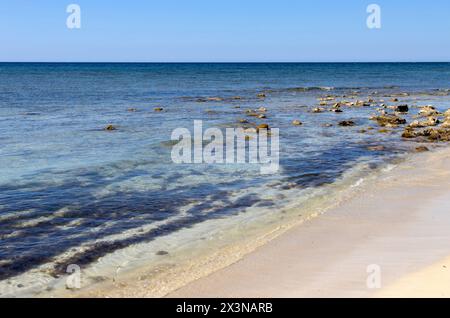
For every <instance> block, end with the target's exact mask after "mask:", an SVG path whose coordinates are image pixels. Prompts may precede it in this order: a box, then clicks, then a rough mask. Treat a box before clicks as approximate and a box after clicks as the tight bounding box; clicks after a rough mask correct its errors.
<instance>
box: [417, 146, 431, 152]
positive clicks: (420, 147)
mask: <svg viewBox="0 0 450 318" xmlns="http://www.w3.org/2000/svg"><path fill="white" fill-rule="evenodd" d="M415 150H416V152H427V151H430V149H428V148H427V147H425V146H419V147H416V149H415Z"/></svg>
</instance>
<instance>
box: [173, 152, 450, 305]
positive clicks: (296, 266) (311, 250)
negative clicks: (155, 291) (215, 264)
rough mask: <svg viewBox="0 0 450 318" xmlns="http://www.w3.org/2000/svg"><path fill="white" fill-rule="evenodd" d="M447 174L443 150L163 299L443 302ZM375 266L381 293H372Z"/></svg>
mask: <svg viewBox="0 0 450 318" xmlns="http://www.w3.org/2000/svg"><path fill="white" fill-rule="evenodd" d="M449 167H450V151H449V150H448V149H440V150H438V151H436V152H431V153H424V154H418V155H416V156H414V158H413V159H410V160H407V162H405V163H402V164H401V165H399V166H398V167H396V168H395V169H394V170H392V171H390V172H388V173H386V174H385V175H383V176H381V177H380V178H379V179H378V180H377V181H376V182H374V183H373V184H370V185H367V187H366V191H364V194H362V195H358V196H357V197H355V198H354V199H352V200H350V201H347V202H345V203H343V204H341V205H340V206H339V207H337V208H334V209H332V210H330V211H327V212H326V213H325V214H324V215H321V216H320V217H317V218H314V219H313V220H311V221H309V222H307V223H305V224H303V225H300V226H297V227H295V228H293V229H291V230H289V231H288V232H287V233H285V234H283V235H281V236H279V237H278V238H276V239H274V240H273V241H271V242H269V243H268V244H266V245H264V246H262V247H260V248H258V249H257V250H256V251H254V252H252V253H250V254H249V255H247V256H245V257H244V258H243V259H242V260H240V261H238V262H236V263H234V264H233V265H231V266H228V267H226V268H224V269H221V270H219V271H216V272H214V273H213V274H211V275H209V276H207V277H204V278H201V279H198V280H196V281H194V282H192V283H190V284H188V285H186V286H185V287H183V288H181V289H179V290H177V291H175V292H172V293H170V294H169V295H168V296H169V297H448V296H450V272H449V270H450V243H449V242H450V231H449V228H450V213H449V211H450V190H449V189H450V187H449V185H450V178H449V177H450V169H449ZM373 266H375V268H378V269H379V277H378V276H377V277H378V278H379V282H380V286H374V285H369V287H370V288H369V287H368V285H367V280H368V278H369V277H372V276H370V275H371V274H373V272H369V273H368V270H369V271H371V270H373V268H374V267H373ZM378 287H380V288H378Z"/></svg>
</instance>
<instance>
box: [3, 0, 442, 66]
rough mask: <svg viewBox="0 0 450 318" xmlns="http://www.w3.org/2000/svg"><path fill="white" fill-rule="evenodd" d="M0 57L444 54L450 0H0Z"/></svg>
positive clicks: (408, 57) (412, 57)
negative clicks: (72, 16)
mask: <svg viewBox="0 0 450 318" xmlns="http://www.w3.org/2000/svg"><path fill="white" fill-rule="evenodd" d="M71 3H76V4H79V5H80V6H81V10H82V12H81V14H82V15H81V17H82V28H81V29H80V30H69V29H67V27H66V18H67V16H68V14H67V13H66V7H67V5H69V4H71ZM371 3H377V4H379V5H380V6H381V8H382V28H381V29H380V30H370V29H368V28H367V26H366V18H367V16H368V14H367V13H366V7H367V5H369V4H371ZM0 61H149V62H151V61H169V62H173V61H188V62H195V61H244V62H245V61H306V62H309V61H331V62H333V61H450V1H448V0H426V1H425V0H409V1H407V0H369V1H362V0H340V1H337V0H271V1H269V0H128V1H125V0H124V1H118V0H27V1H26V0H0Z"/></svg>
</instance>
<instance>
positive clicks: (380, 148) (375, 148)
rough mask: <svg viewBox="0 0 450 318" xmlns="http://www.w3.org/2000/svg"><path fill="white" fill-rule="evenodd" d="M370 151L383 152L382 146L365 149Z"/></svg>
mask: <svg viewBox="0 0 450 318" xmlns="http://www.w3.org/2000/svg"><path fill="white" fill-rule="evenodd" d="M367 149H368V150H370V151H383V150H385V148H384V146H369V147H367Z"/></svg>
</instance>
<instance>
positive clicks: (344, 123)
mask: <svg viewBox="0 0 450 318" xmlns="http://www.w3.org/2000/svg"><path fill="white" fill-rule="evenodd" d="M339 126H343V127H348V126H355V122H354V121H352V120H343V121H340V122H339Z"/></svg>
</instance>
